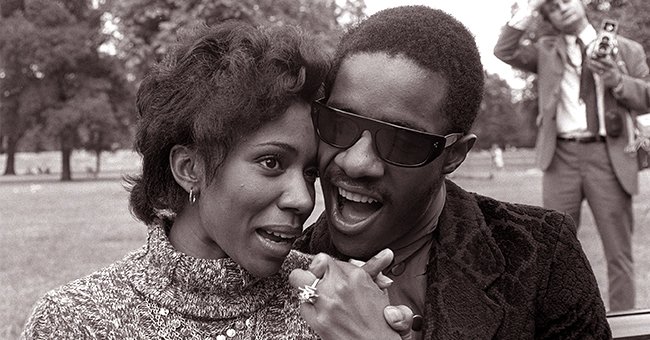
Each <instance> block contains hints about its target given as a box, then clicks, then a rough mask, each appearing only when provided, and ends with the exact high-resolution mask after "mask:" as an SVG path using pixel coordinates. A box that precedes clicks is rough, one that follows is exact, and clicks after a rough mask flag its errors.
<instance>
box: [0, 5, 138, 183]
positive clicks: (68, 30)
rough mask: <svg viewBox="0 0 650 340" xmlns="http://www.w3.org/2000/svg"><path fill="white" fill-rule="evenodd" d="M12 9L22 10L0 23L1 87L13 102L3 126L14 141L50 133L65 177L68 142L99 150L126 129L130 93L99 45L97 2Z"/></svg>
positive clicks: (5, 112) (101, 38)
mask: <svg viewBox="0 0 650 340" xmlns="http://www.w3.org/2000/svg"><path fill="white" fill-rule="evenodd" d="M15 8H19V9H20V10H16V11H14V12H13V13H12V15H11V17H10V18H9V19H8V20H3V22H2V26H3V28H5V29H7V30H8V31H7V32H5V31H4V30H2V32H3V33H0V49H1V51H2V53H3V57H6V58H7V62H6V63H5V64H4V65H3V69H4V70H5V75H8V76H6V77H5V79H6V80H8V81H5V82H3V86H4V87H7V88H10V90H11V91H5V92H4V94H5V97H10V99H11V100H10V101H9V104H10V105H3V111H2V113H3V117H5V118H4V121H5V122H9V124H3V126H7V128H8V129H14V130H16V131H18V133H16V135H17V136H16V138H13V140H14V141H16V142H17V140H18V139H19V138H20V137H21V136H22V135H23V134H24V133H25V132H26V131H29V130H34V129H35V130H38V131H39V132H42V134H38V135H39V136H40V137H41V138H43V140H50V139H52V138H55V139H56V140H57V141H58V144H59V148H60V150H61V152H62V173H61V179H62V180H70V179H71V178H72V176H71V171H70V156H71V154H72V150H73V149H74V148H78V147H87V148H93V149H95V150H98V152H101V150H102V149H105V148H106V144H108V143H109V139H110V138H113V139H115V138H117V136H118V135H120V134H121V135H126V134H128V125H129V114H130V115H132V113H133V110H128V109H125V107H123V104H121V103H124V102H125V99H128V98H129V96H130V95H131V94H132V91H129V90H127V87H126V84H127V82H126V81H125V80H124V76H123V73H122V69H120V68H119V67H118V66H117V65H119V64H118V63H115V62H114V61H113V60H112V57H110V56H107V55H102V54H101V53H99V51H98V49H99V46H101V45H102V44H103V43H104V42H105V41H106V37H105V36H104V35H103V34H102V33H101V28H102V20H101V17H102V15H103V13H104V12H103V11H102V10H101V9H100V8H95V7H93V6H92V4H91V2H89V1H86V0H65V1H63V0H58V1H57V0H24V2H23V6H22V7H20V6H15ZM43 89H46V90H47V91H42V92H41V91H37V90H43ZM35 91H36V92H35ZM7 94H9V96H7ZM26 122H30V124H27V123H26ZM88 131H93V132H92V133H90V134H88ZM105 131H116V132H117V133H112V132H111V133H105ZM84 136H85V137H84ZM88 136H91V137H88ZM108 137H110V138H108ZM107 138H108V139H107ZM10 140H11V139H10ZM14 150H15V149H14ZM8 163H9V162H8Z"/></svg>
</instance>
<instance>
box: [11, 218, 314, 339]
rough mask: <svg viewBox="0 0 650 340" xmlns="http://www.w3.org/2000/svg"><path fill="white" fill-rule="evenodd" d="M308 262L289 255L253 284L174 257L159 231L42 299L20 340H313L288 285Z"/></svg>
mask: <svg viewBox="0 0 650 340" xmlns="http://www.w3.org/2000/svg"><path fill="white" fill-rule="evenodd" d="M309 262H310V259H309V258H308V257H306V255H303V254H301V253H297V252H294V251H292V252H291V253H290V254H289V256H288V257H287V259H286V260H285V262H284V264H283V266H282V268H281V269H280V271H279V272H278V273H277V274H275V275H273V276H271V277H268V278H265V279H258V278H255V277H253V276H252V275H251V274H250V273H248V272H247V271H246V270H244V269H243V268H242V267H240V266H239V265H238V264H237V263H235V262H234V261H233V260H232V259H230V258H223V259H218V260H211V259H197V258H194V257H191V256H189V255H186V254H183V253H180V252H178V251H176V250H175V249H174V248H173V247H172V245H171V243H169V239H168V238H167V235H166V233H165V231H164V228H163V227H161V226H156V227H152V228H150V230H149V238H148V242H147V245H145V246H144V247H143V248H141V249H140V250H138V251H135V252H134V253H131V254H129V255H128V256H126V257H125V258H124V259H122V260H121V261H119V262H116V263H114V264H112V265H110V266H109V267H107V268H104V269H102V270H99V271H97V272H95V273H93V274H91V275H89V276H87V277H84V278H81V279H78V280H76V281H73V282H71V283H69V284H67V285H65V286H63V287H61V288H58V289H56V290H53V291H51V292H49V293H47V294H46V295H45V296H44V297H43V298H42V299H41V300H40V301H39V302H38V303H37V304H36V306H35V308H34V311H33V313H32V315H31V316H30V317H29V320H28V321H27V324H26V326H25V329H24V331H23V334H22V338H24V339H42V338H47V339H87V338H97V339H217V340H222V339H223V340H225V339H315V338H316V335H315V334H314V333H313V332H312V331H311V330H310V329H309V328H308V326H307V324H306V323H305V322H304V321H303V320H302V318H301V317H300V314H299V302H298V300H297V297H296V294H295V292H294V291H293V289H292V288H291V287H290V286H289V284H288V275H289V272H290V271H291V269H293V268H298V267H300V268H307V266H308V264H309Z"/></svg>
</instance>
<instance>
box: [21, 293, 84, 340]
mask: <svg viewBox="0 0 650 340" xmlns="http://www.w3.org/2000/svg"><path fill="white" fill-rule="evenodd" d="M62 307H63V306H61V305H60V304H59V303H58V302H57V301H56V299H54V298H53V297H52V296H51V293H50V294H48V295H46V296H45V297H43V298H42V299H41V300H39V301H38V302H37V303H36V305H35V307H34V310H33V311H32V314H31V315H30V316H29V318H28V319H27V323H26V324H25V327H24V329H23V332H22V334H21V337H20V339H25V340H31V339H83V338H87V337H88V334H84V333H83V332H82V331H81V330H80V329H79V328H78V327H76V326H75V321H74V317H71V315H70V312H69V311H66V310H65V309H64V308H62Z"/></svg>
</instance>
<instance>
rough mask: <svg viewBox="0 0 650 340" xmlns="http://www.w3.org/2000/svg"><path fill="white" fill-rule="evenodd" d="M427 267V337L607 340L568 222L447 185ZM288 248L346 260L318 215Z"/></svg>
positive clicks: (607, 332) (592, 279) (599, 304)
mask: <svg viewBox="0 0 650 340" xmlns="http://www.w3.org/2000/svg"><path fill="white" fill-rule="evenodd" d="M447 191H448V192H447V202H446V205H445V208H444V209H443V212H442V215H441V217H440V222H439V224H438V227H437V228H436V230H437V231H436V232H434V241H433V245H432V248H431V255H430V259H429V264H428V268H427V273H428V277H427V282H428V283H427V286H428V287H427V291H426V304H425V311H424V319H425V328H424V330H423V331H424V332H425V333H424V335H425V337H424V338H425V339H533V338H535V339H609V338H611V332H610V329H609V325H608V323H607V319H606V316H605V308H604V305H603V302H602V300H601V297H600V293H599V291H598V285H597V283H596V279H595V277H594V274H593V272H592V270H591V267H590V265H589V263H588V261H587V258H586V257H585V255H584V253H583V251H582V248H581V246H580V243H579V242H578V239H577V237H576V230H575V226H574V224H573V222H572V220H571V219H570V218H569V217H568V216H567V215H564V214H560V213H558V212H554V211H550V210H546V209H543V208H539V207H533V206H526V205H518V204H511V203H505V202H500V201H496V200H494V199H491V198H488V197H484V196H480V195H478V194H475V193H468V192H466V191H464V190H463V189H461V188H460V187H458V186H457V185H455V184H453V183H452V182H450V181H447ZM296 247H297V248H298V249H300V250H302V251H303V252H307V253H317V252H327V253H330V254H333V255H335V256H337V257H340V258H342V259H345V256H343V255H342V254H340V253H338V252H337V251H336V249H335V248H334V246H333V245H332V244H331V242H330V238H329V235H328V232H327V220H326V217H325V216H324V215H322V216H321V217H320V218H319V220H318V221H317V222H316V223H314V225H312V226H311V227H310V228H309V229H308V230H306V231H305V234H304V236H303V238H302V239H301V240H299V241H298V242H297V243H296Z"/></svg>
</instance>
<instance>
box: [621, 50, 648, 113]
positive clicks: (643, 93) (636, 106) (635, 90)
mask: <svg viewBox="0 0 650 340" xmlns="http://www.w3.org/2000/svg"><path fill="white" fill-rule="evenodd" d="M621 52H622V53H623V52H625V55H624V59H625V64H626V67H627V72H628V74H624V75H623V77H622V78H621V87H620V90H619V91H613V94H614V97H615V98H616V99H617V100H618V101H620V102H621V103H623V104H624V105H625V106H626V107H628V108H630V109H632V110H634V111H638V112H642V113H645V112H648V111H650V76H649V75H648V64H647V62H646V53H645V51H644V50H643V46H641V45H640V44H638V43H637V42H634V41H629V49H626V50H622V51H621Z"/></svg>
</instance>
